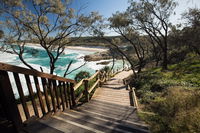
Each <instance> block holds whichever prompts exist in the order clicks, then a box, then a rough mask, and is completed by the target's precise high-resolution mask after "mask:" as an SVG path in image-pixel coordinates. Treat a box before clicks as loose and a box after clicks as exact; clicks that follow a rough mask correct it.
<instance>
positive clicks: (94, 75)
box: [87, 71, 99, 80]
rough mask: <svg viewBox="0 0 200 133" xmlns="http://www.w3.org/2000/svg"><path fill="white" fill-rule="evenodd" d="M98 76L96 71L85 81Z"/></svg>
mask: <svg viewBox="0 0 200 133" xmlns="http://www.w3.org/2000/svg"><path fill="white" fill-rule="evenodd" d="M98 74H99V71H97V72H96V73H95V74H93V75H92V76H91V77H90V78H88V79H87V80H92V79H93V78H95V77H96V76H97V75H98Z"/></svg>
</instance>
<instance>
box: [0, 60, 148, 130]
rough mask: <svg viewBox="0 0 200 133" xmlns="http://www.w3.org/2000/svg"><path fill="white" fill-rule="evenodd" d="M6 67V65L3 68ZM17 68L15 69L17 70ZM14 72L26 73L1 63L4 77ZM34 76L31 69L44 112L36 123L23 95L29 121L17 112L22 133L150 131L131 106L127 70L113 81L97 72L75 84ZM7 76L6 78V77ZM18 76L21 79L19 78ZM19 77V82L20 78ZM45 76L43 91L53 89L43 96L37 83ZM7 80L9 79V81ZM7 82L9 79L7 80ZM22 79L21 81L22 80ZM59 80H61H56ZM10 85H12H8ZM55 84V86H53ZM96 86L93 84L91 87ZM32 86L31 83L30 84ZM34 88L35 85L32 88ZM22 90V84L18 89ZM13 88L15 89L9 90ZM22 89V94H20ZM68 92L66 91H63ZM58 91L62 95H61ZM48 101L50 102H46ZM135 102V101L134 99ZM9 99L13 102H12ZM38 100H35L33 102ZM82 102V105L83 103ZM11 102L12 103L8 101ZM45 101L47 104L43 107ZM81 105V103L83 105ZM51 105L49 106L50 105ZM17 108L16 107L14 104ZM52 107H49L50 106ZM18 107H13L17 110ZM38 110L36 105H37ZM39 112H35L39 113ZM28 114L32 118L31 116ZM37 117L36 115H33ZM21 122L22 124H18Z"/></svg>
mask: <svg viewBox="0 0 200 133" xmlns="http://www.w3.org/2000/svg"><path fill="white" fill-rule="evenodd" d="M1 65H2V66H1ZM13 68H15V69H13ZM7 70H10V71H11V72H13V71H14V74H15V75H16V72H19V73H23V72H22V71H17V70H25V69H22V68H19V67H15V66H11V65H6V64H1V63H0V71H1V73H0V74H1V75H0V76H4V75H6V73H5V72H7ZM36 73H37V75H36V74H35V73H30V70H27V71H26V73H25V74H26V75H25V76H27V74H32V75H33V76H35V81H36V82H35V84H36V87H37V86H38V89H37V88H36V89H37V91H39V92H37V94H38V97H39V98H38V101H39V102H38V104H37V100H36V104H35V106H36V109H38V108H39V107H37V106H40V108H41V107H42V108H43V111H42V110H41V109H40V110H38V112H39V114H41V115H38V116H37V114H35V115H36V119H37V120H34V121H32V120H31V118H32V117H30V114H31V113H30V109H29V108H30V107H29V105H27V104H26V103H27V101H26V100H25V98H24V95H23V93H22V94H21V101H22V105H23V108H24V107H25V108H26V109H23V110H24V111H26V110H27V111H28V112H25V115H26V117H25V118H26V119H27V120H25V121H22V115H20V114H21V113H19V112H20V110H19V106H18V111H16V112H17V113H18V114H17V115H19V116H18V118H20V119H18V118H15V119H12V118H9V120H14V122H13V123H14V126H16V124H17V126H18V125H20V126H18V127H17V129H16V130H17V131H18V132H21V133H90V132H97V133H103V132H106V133H122V132H125V133H129V132H130V133H147V132H149V130H148V126H147V125H146V124H145V123H144V122H142V121H141V120H140V119H139V118H138V116H137V108H136V107H133V106H130V103H131V102H130V91H129V90H127V87H126V86H125V85H124V84H123V81H122V79H123V78H125V77H127V76H128V73H129V72H126V71H123V72H120V73H118V74H117V75H115V76H114V77H112V78H109V76H108V74H107V73H105V72H103V73H101V72H99V71H98V72H96V73H95V74H94V75H93V76H91V78H89V79H84V80H82V81H80V82H79V83H75V82H74V81H73V80H69V79H63V78H61V77H57V76H52V75H48V74H43V75H42V73H39V72H36ZM2 74H4V75H2ZM16 77H18V76H16ZM16 77H15V80H16V79H17V78H16ZM37 77H38V79H39V78H40V77H41V80H44V81H46V82H42V83H43V84H42V85H43V88H44V89H46V90H48V88H49V87H50V95H49V94H48V93H41V92H40V89H41V88H39V85H38V84H39V83H38V82H37ZM6 79H7V78H6ZM3 80H4V81H5V79H3ZM3 80H2V79H1V80H0V87H1V88H0V89H1V90H4V89H2V87H5V85H4V84H3V82H1V81H3ZM18 80H19V79H18ZM56 80H57V81H56ZM7 82H8V81H7ZM8 83H9V82H8ZM51 83H52V84H51ZM91 83H92V84H91ZM29 85H30V84H29ZM30 86H31V85H30ZM19 88H20V89H22V88H21V86H20V85H18V89H19ZM80 88H84V89H82V90H81V91H79V92H80V93H79V94H76V91H77V90H78V89H80ZM9 89H11V88H9ZM20 89H19V91H20ZM63 89H64V90H63ZM58 92H62V93H61V94H60V95H59V94H57V93H58ZM131 95H132V94H131ZM91 96H92V97H91ZM32 97H33V96H32ZM45 98H47V99H48V101H49V103H48V102H46V103H45V102H44V101H45V100H46V99H45ZM131 99H132V98H131ZM8 100H9V99H8ZM32 100H34V101H35V99H32ZM81 101H82V102H81ZM8 102H9V101H8ZM41 102H42V103H43V104H41ZM80 103H81V104H80ZM48 104H49V105H48ZM12 106H14V105H12ZM48 106H49V107H48ZM16 107H17V106H15V107H13V108H15V109H16ZM33 108H34V106H33ZM36 109H35V110H36ZM27 114H28V115H27ZM33 115H34V114H33ZM18 121H20V122H21V123H22V125H21V123H19V124H18V123H17V122H18Z"/></svg>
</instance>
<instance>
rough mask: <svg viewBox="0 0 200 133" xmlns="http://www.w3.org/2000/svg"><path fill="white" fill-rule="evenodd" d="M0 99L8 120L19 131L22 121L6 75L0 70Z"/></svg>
mask: <svg viewBox="0 0 200 133" xmlns="http://www.w3.org/2000/svg"><path fill="white" fill-rule="evenodd" d="M0 97H1V100H2V106H3V109H4V110H5V113H6V116H7V118H8V120H10V121H12V122H13V124H14V125H15V127H16V129H17V130H18V131H19V130H20V128H21V127H22V119H21V117H20V113H19V110H18V107H17V104H16V101H15V97H14V94H13V91H12V86H11V83H10V80H9V76H8V73H7V72H6V71H2V70H0Z"/></svg>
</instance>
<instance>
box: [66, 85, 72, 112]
mask: <svg viewBox="0 0 200 133" xmlns="http://www.w3.org/2000/svg"><path fill="white" fill-rule="evenodd" d="M66 85H67V94H68V99H69V107H70V109H71V108H72V100H71V95H70V85H69V83H68V82H67V83H66Z"/></svg>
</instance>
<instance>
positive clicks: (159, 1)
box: [126, 0, 176, 69]
mask: <svg viewBox="0 0 200 133" xmlns="http://www.w3.org/2000/svg"><path fill="white" fill-rule="evenodd" d="M175 6H176V3H175V2H174V0H141V1H139V2H135V1H133V0H130V6H129V7H128V9H127V11H126V13H127V14H128V17H129V18H130V19H131V21H132V23H134V25H135V27H136V29H137V30H138V31H140V32H141V33H146V34H147V35H148V36H149V37H150V39H151V41H152V44H153V45H155V44H156V45H158V46H159V47H160V48H161V50H162V54H163V55H162V59H163V63H162V67H163V69H167V64H168V57H167V54H168V32H169V27H170V25H171V24H170V22H169V17H170V15H171V14H172V13H173V11H174V8H175Z"/></svg>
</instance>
